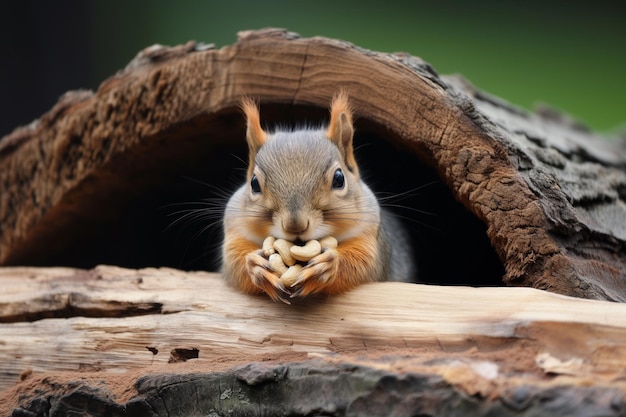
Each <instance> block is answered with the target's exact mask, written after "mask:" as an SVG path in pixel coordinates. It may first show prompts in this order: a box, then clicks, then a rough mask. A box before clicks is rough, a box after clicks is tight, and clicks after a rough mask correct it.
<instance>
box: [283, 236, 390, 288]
mask: <svg viewBox="0 0 626 417" xmlns="http://www.w3.org/2000/svg"><path fill="white" fill-rule="evenodd" d="M335 251H336V254H334V256H333V260H332V262H333V263H334V265H332V266H331V267H330V268H328V269H330V271H331V272H330V275H329V276H328V278H327V279H326V278H325V277H324V276H320V274H319V268H317V266H318V265H319V262H318V261H317V259H318V258H321V259H324V255H325V253H322V254H321V255H318V257H316V258H313V259H312V260H311V261H310V262H309V264H308V265H307V266H306V267H305V268H304V269H303V270H302V273H301V277H300V279H299V283H298V285H297V286H296V287H297V291H296V292H295V295H296V296H302V297H306V296H307V295H310V294H315V293H324V294H328V295H332V294H339V293H343V292H346V291H348V290H350V289H352V288H354V287H356V286H358V285H361V284H364V283H366V282H373V281H376V280H378V279H380V275H381V274H380V271H381V269H382V265H381V263H380V261H379V259H378V256H377V255H378V253H377V244H376V238H375V237H373V236H370V235H363V236H359V237H356V238H353V239H350V240H346V241H344V242H341V243H340V244H339V246H337V249H335ZM320 278H321V279H320Z"/></svg>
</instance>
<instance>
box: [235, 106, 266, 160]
mask: <svg viewBox="0 0 626 417" xmlns="http://www.w3.org/2000/svg"><path fill="white" fill-rule="evenodd" d="M241 110H243V113H244V114H245V116H246V122H247V128H246V140H247V141H248V150H249V157H250V162H249V164H248V170H253V169H254V157H255V155H256V153H257V152H258V151H259V149H260V148H261V146H263V144H264V143H265V141H266V140H267V134H266V133H265V131H264V130H263V129H262V128H261V118H260V116H259V108H258V107H257V105H256V103H255V102H254V101H253V100H252V99H251V98H249V97H244V98H243V99H242V100H241Z"/></svg>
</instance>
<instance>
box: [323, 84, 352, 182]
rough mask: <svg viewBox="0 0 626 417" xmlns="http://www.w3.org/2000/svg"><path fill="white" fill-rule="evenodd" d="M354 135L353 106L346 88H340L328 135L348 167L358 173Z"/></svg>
mask: <svg viewBox="0 0 626 417" xmlns="http://www.w3.org/2000/svg"><path fill="white" fill-rule="evenodd" d="M353 135H354V127H353V124H352V107H351V106H350V102H349V100H348V94H347V93H346V92H345V91H344V90H340V91H339V93H337V94H336V95H335V97H334V98H333V101H332V103H331V105H330V123H329V124H328V130H327V131H326V136H327V137H328V138H329V139H330V140H331V141H333V142H334V143H335V145H337V147H338V148H339V151H340V152H341V155H342V156H343V159H344V162H345V164H346V166H347V167H348V169H350V171H352V172H354V173H355V174H358V168H357V164H356V159H355V158H354V149H353V146H352V137H353Z"/></svg>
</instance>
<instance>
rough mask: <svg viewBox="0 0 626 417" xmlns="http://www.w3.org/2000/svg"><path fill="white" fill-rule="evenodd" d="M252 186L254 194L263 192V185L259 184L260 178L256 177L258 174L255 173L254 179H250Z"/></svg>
mask: <svg viewBox="0 0 626 417" xmlns="http://www.w3.org/2000/svg"><path fill="white" fill-rule="evenodd" d="M250 188H251V189H252V192H253V193H254V194H260V193H261V185H260V184H259V179H258V178H257V177H256V175H253V176H252V179H251V180H250Z"/></svg>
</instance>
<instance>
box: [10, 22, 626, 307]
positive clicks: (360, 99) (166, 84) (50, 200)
mask: <svg viewBox="0 0 626 417" xmlns="http://www.w3.org/2000/svg"><path fill="white" fill-rule="evenodd" d="M338 86H342V87H344V88H345V89H346V90H347V91H348V93H349V95H350V97H351V99H352V101H353V103H354V106H355V108H356V109H358V111H357V113H358V117H359V118H361V119H364V120H367V121H369V122H371V123H372V124H374V125H375V126H377V127H379V128H382V129H383V130H384V131H385V132H386V138H387V139H389V140H392V141H397V142H398V143H401V144H403V145H404V146H407V147H408V148H410V149H412V150H413V151H414V152H415V153H416V154H417V155H418V156H419V157H420V158H421V159H422V160H424V161H426V162H428V163H429V164H430V165H432V166H433V167H434V168H435V169H436V171H437V172H438V173H439V175H440V176H441V178H442V179H443V180H444V182H445V183H446V185H447V186H448V187H449V189H450V190H451V191H452V193H453V194H454V196H455V197H456V198H457V199H458V200H459V201H460V202H461V203H462V204H463V205H464V206H465V207H466V208H467V209H468V210H470V211H471V212H472V213H473V214H474V215H475V216H476V217H477V218H479V219H480V220H481V221H483V222H484V223H485V225H486V226H487V235H488V236H489V239H490V242H491V245H492V246H493V248H494V249H495V250H496V252H497V253H498V255H499V257H500V259H501V260H502V263H503V265H504V269H505V275H504V277H503V281H504V282H505V283H506V284H510V285H524V286H531V287H535V288H542V289H547V290H550V291H554V292H558V293H562V294H567V295H574V296H578V297H588V298H599V299H608V300H616V301H626V291H625V290H626V272H624V271H626V268H625V266H626V254H625V251H624V242H626V230H625V229H624V226H623V224H625V222H624V219H625V218H626V209H625V207H626V206H625V205H624V201H623V199H624V198H625V195H626V174H625V173H624V167H625V166H626V160H625V159H624V158H623V157H622V156H621V155H623V152H622V153H620V152H619V149H620V148H619V146H620V144H618V143H616V142H607V141H605V140H603V139H602V138H598V137H596V136H594V135H593V134H592V133H590V132H587V131H584V130H582V129H581V128H580V127H579V126H575V125H573V124H572V123H569V122H568V121H567V120H565V119H564V118H563V117H562V116H558V115H557V116H555V115H554V114H553V113H551V112H542V113H538V114H528V113H526V112H523V111H520V110H518V109H515V108H513V107H511V106H509V105H507V104H506V103H503V102H501V101H499V100H497V99H495V98H493V97H489V96H487V95H485V94H483V93H481V92H479V91H476V90H475V89H474V88H473V87H471V86H469V85H467V83H465V82H463V81H462V80H460V79H458V78H454V77H440V76H438V75H437V74H436V73H435V72H434V71H433V70H432V69H431V68H430V66H429V65H428V64H426V63H424V62H422V61H421V60H419V59H418V58H415V57H411V56H408V55H405V54H381V53H374V52H371V51H366V50H362V49H359V48H357V47H355V46H354V45H351V44H348V43H344V42H340V41H335V40H329V39H324V38H311V39H301V38H299V37H298V36H297V35H295V34H292V33H289V32H286V31H283V30H264V31H258V32H245V33H242V34H241V35H240V39H239V41H238V42H237V43H235V44H233V45H231V46H226V47H224V48H222V49H219V50H218V49H213V48H212V47H210V46H203V45H196V44H194V43H189V44H186V45H183V46H180V47H175V48H163V47H152V48H148V49H146V50H145V51H143V52H142V53H141V54H140V55H139V56H138V57H137V58H136V59H135V60H133V61H132V62H131V63H130V64H129V66H128V67H127V68H126V69H124V70H123V71H121V72H120V73H118V74H117V75H116V76H114V77H112V78H110V79H109V80H106V81H105V82H104V83H103V84H102V85H101V86H100V88H99V90H98V91H97V93H95V94H92V93H89V92H79V93H70V94H68V95H66V96H65V97H63V98H62V99H61V100H60V102H59V103H58V104H57V105H56V106H55V107H54V108H53V109H52V110H51V111H50V112H49V113H47V114H46V115H44V116H43V117H42V118H41V119H40V120H39V121H38V122H37V123H34V124H32V125H31V126H29V127H26V128H22V129H18V130H16V131H15V132H13V133H12V134H11V135H9V136H8V137H5V138H4V139H3V140H2V141H1V142H0V166H1V167H2V169H1V170H0V184H1V186H2V188H3V190H6V191H5V192H4V193H3V196H2V200H1V203H0V221H1V224H2V225H3V228H2V231H1V235H0V262H2V263H4V264H16V263H30V262H31V261H32V260H33V259H36V255H37V254H38V253H39V254H40V253H42V252H44V251H48V252H50V253H53V252H54V251H53V250H52V248H47V247H46V245H49V242H51V241H52V242H55V243H56V244H58V245H59V247H63V239H76V237H75V236H70V237H65V234H64V230H67V228H68V227H69V226H68V225H71V224H72V223H74V222H77V221H78V220H79V219H81V218H82V219H83V220H82V224H89V223H90V222H94V221H95V220H94V219H93V218H92V217H90V216H89V212H90V211H91V210H96V209H97V207H98V206H100V205H103V204H106V205H109V206H110V205H111V203H112V202H114V204H116V205H117V207H109V208H110V210H109V215H110V216H111V217H109V218H100V219H98V221H100V222H102V223H103V224H110V223H112V222H120V221H122V222H123V220H122V219H120V217H119V216H120V213H121V212H123V210H124V209H125V207H124V198H125V197H127V196H128V195H129V194H130V193H134V192H136V191H137V190H139V189H141V188H142V187H145V186H146V184H152V186H154V184H155V182H156V181H158V178H155V177H159V176H162V175H166V174H167V172H169V171H171V170H175V168H174V167H173V166H175V165H177V164H178V165H180V164H189V165H200V164H202V163H206V161H207V155H210V151H211V150H214V149H215V147H219V146H220V145H221V144H223V143H224V141H227V140H228V139H229V138H231V137H233V136H236V133H234V132H237V129H239V127H240V126H239V124H238V123H239V118H238V116H237V115H236V113H235V109H236V107H237V104H238V102H239V100H240V98H241V97H242V96H243V95H250V96H254V97H256V98H258V99H260V100H261V101H262V102H264V103H272V104H274V105H288V106H295V107H298V106H299V107H301V108H303V109H304V108H308V109H313V110H312V111H315V110H314V109H318V111H319V109H325V108H326V106H327V104H328V99H329V97H331V96H332V94H333V93H334V92H335V91H336V90H337V88H338ZM295 107H294V108H295ZM284 108H285V107H283V109H284ZM216 121H218V122H219V123H217V124H215V123H216ZM214 124H215V125H214ZM207 126H219V128H220V132H216V131H215V130H211V129H207ZM207 131H211V133H212V135H211V137H210V138H206V137H203V136H206V133H207ZM181 138H182V139H184V140H182V139H181ZM206 140H210V141H211V145H210V146H208V147H207V146H204V144H206V143H205V142H204V141H206ZM198 149H204V152H198ZM142 156H144V158H143V159H142ZM145 159H147V160H148V161H146V160H145ZM137 161H142V164H141V167H140V168H139V167H138V166H137ZM212 163H213V164H217V165H219V163H220V162H219V161H212ZM146 173H150V174H152V175H146ZM103 184H108V186H109V188H108V189H107V188H106V187H102V185H103ZM112 184H114V185H113V186H112ZM82 238H83V239H89V236H83V237H82ZM74 243H75V242H74ZM47 262H49V261H47Z"/></svg>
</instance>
